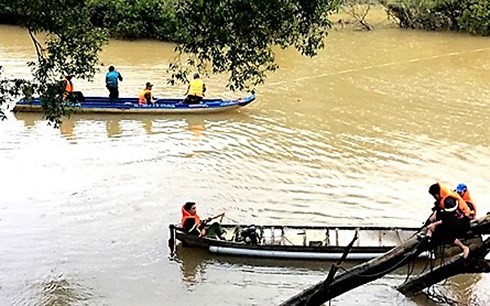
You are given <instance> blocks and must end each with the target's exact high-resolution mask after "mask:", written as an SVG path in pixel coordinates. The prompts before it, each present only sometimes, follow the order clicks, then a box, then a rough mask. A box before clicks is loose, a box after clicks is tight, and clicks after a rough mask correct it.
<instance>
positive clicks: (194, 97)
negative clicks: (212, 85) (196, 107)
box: [184, 73, 206, 104]
mask: <svg viewBox="0 0 490 306" xmlns="http://www.w3.org/2000/svg"><path fill="white" fill-rule="evenodd" d="M205 92H206V84H204V81H203V80H202V79H201V77H200V76H199V73H194V79H193V80H192V81H191V82H190V83H189V86H188V87H187V91H186V93H185V95H186V98H185V100H184V103H187V104H197V103H201V101H202V99H203V98H204V93H205Z"/></svg>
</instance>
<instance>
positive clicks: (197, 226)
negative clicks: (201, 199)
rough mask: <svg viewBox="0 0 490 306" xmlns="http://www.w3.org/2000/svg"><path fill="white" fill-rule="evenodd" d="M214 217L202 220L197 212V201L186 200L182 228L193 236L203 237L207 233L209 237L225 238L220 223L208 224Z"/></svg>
mask: <svg viewBox="0 0 490 306" xmlns="http://www.w3.org/2000/svg"><path fill="white" fill-rule="evenodd" d="M212 219H213V218H208V219H206V220H201V219H200V218H199V215H198V214H197V210H196V203H195V202H186V203H185V204H184V206H182V220H181V222H180V223H181V226H182V229H183V230H184V231H185V232H186V233H187V234H189V235H191V236H199V237H202V236H205V235H206V237H209V238H216V239H224V238H223V236H222V235H223V230H222V229H221V225H220V224H219V223H217V222H214V223H213V224H211V225H208V224H207V223H208V222H210V221H211V220H212Z"/></svg>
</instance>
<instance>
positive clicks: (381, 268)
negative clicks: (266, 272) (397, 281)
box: [281, 214, 490, 306]
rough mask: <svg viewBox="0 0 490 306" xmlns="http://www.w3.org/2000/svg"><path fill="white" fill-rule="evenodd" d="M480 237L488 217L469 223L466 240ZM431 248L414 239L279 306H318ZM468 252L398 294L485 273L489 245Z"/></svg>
mask: <svg viewBox="0 0 490 306" xmlns="http://www.w3.org/2000/svg"><path fill="white" fill-rule="evenodd" d="M425 233H426V228H424V229H423V230H422V231H421V234H422V236H424V235H425ZM481 234H490V214H488V215H487V216H485V217H483V218H480V219H478V220H475V221H472V222H471V226H470V230H469V231H468V233H467V235H466V236H467V237H475V236H477V235H481ZM433 248H434V245H433V244H431V243H429V241H428V240H427V239H425V238H420V237H418V236H413V237H411V238H409V239H408V240H406V241H404V242H403V243H402V244H400V245H398V246H397V247H395V248H393V249H392V250H390V251H389V252H387V253H385V254H384V255H382V256H380V257H378V258H375V259H372V260H370V261H368V262H365V263H362V264H360V265H357V266H355V267H353V268H351V269H349V270H347V271H345V272H343V273H341V274H338V275H337V276H335V277H333V278H332V277H331V276H329V277H328V279H327V280H325V281H323V282H320V283H318V284H316V285H314V286H311V287H310V288H307V289H305V290H304V291H303V292H301V293H299V294H297V295H295V296H293V297H291V298H290V299H289V300H287V301H285V302H284V303H282V304H281V305H283V306H292V305H321V304H323V303H325V302H327V301H329V300H331V299H333V298H335V297H337V296H339V295H341V294H343V293H345V292H347V291H349V290H351V289H354V288H357V287H359V286H361V285H364V284H367V283H369V282H371V281H373V280H375V279H378V278H380V277H382V276H384V275H386V274H388V273H390V272H392V271H394V270H396V269H398V268H400V267H401V266H403V265H405V264H407V263H410V262H412V261H414V260H416V259H417V257H418V256H419V255H420V254H421V253H423V252H425V251H429V250H431V249H433ZM470 250H471V251H470V256H469V258H468V259H463V258H462V256H458V257H456V258H454V259H453V260H451V261H449V262H448V263H447V264H445V265H443V266H441V267H438V268H437V269H435V270H433V271H430V272H428V273H426V274H425V275H422V276H420V277H419V278H415V279H413V280H411V281H410V282H408V283H406V284H404V285H402V286H400V287H399V289H400V291H401V292H404V293H407V294H411V293H414V292H417V291H419V290H422V289H423V288H426V287H428V286H430V285H432V284H435V283H437V282H439V281H440V280H443V279H445V278H448V277H451V276H453V275H456V274H461V273H479V272H488V271H489V268H488V264H486V262H485V260H484V258H485V256H486V255H487V254H488V252H489V251H490V241H489V240H488V239H487V240H485V242H481V240H480V243H476V244H473V245H470ZM452 269H454V270H455V271H453V270H452Z"/></svg>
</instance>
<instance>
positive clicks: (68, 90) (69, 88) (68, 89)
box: [63, 78, 73, 100]
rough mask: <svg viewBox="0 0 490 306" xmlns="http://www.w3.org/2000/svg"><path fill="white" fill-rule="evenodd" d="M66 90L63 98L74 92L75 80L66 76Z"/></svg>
mask: <svg viewBox="0 0 490 306" xmlns="http://www.w3.org/2000/svg"><path fill="white" fill-rule="evenodd" d="M65 84H66V85H65V92H64V93H63V100H66V98H67V97H68V94H69V93H72V92H73V82H72V81H70V80H68V79H67V78H65Z"/></svg>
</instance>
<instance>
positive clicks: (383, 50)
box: [0, 26, 490, 305]
mask: <svg viewBox="0 0 490 306" xmlns="http://www.w3.org/2000/svg"><path fill="white" fill-rule="evenodd" d="M172 50H173V45H172V44H168V43H161V42H154V41H137V42H127V41H114V40H113V41H111V42H110V44H109V45H108V46H107V47H106V48H105V49H104V51H103V53H102V54H101V59H102V62H103V63H104V64H105V65H106V66H104V67H102V68H101V72H100V73H99V74H97V75H96V77H95V79H94V80H95V81H94V82H92V83H89V82H83V81H80V80H74V84H75V88H76V90H82V91H83V92H84V93H85V95H95V94H99V95H106V94H107V92H106V89H105V88H104V74H105V72H106V67H107V65H114V66H116V68H117V69H118V70H119V71H120V72H121V73H122V75H123V76H124V81H123V82H121V85H120V91H121V95H136V94H137V93H138V92H139V90H140V89H141V88H142V86H143V84H145V83H146V82H147V81H151V82H152V83H154V84H155V86H154V91H155V95H156V96H180V95H182V94H183V93H184V92H185V87H184V86H176V87H170V86H168V85H166V79H167V77H168V74H167V72H166V70H165V68H166V66H167V64H168V60H169V58H171V57H172V56H173V53H172ZM34 56H35V55H34V49H33V47H32V44H31V42H30V40H29V37H28V35H27V33H26V31H25V30H23V29H20V28H18V27H13V26H0V65H2V66H4V70H5V71H4V72H5V75H7V76H22V77H28V76H29V70H28V68H26V66H25V62H26V61H28V60H33V59H34ZM277 57H278V64H279V65H280V70H278V71H277V72H276V73H274V74H271V75H270V76H269V78H268V80H267V82H266V84H265V85H263V86H261V87H260V88H258V90H257V101H256V102H254V103H253V104H251V105H249V106H248V107H246V108H244V109H242V110H240V111H238V112H230V113H223V114H214V115H168V116H144V115H141V116H104V115H97V116H94V115H91V116H90V115H75V116H73V117H72V118H70V119H67V120H65V122H64V123H63V125H62V127H61V129H53V128H52V127H51V126H48V125H47V123H46V121H44V120H43V119H42V117H41V116H40V115H37V114H15V115H14V114H9V116H8V117H9V118H8V119H7V120H6V121H3V122H0V135H1V136H0V137H1V140H0V169H1V171H2V175H1V176H0V190H1V195H2V200H1V201H0V305H189V304H198V305H274V304H278V303H280V302H281V301H284V300H286V299H287V298H288V297H290V296H292V295H294V294H296V293H298V292H299V291H301V290H302V289H304V288H306V287H308V286H310V285H313V284H315V283H316V282H318V281H321V280H322V279H324V278H325V277H326V273H327V271H328V269H329V266H330V263H328V262H327V263H325V262H289V261H274V260H252V259H234V258H229V257H213V256H210V255H208V254H206V253H203V252H200V251H196V250H189V249H182V248H178V250H177V255H176V256H175V257H171V256H170V254H169V250H168V248H167V239H168V224H169V223H172V222H178V221H179V219H180V207H181V206H182V204H183V203H184V202H186V201H195V202H197V203H198V206H197V207H198V212H199V213H200V215H201V216H210V215H216V214H218V213H220V212H222V211H225V212H226V216H225V220H224V221H225V222H240V223H250V224H252V223H254V224H266V223H275V224H277V223H282V224H315V225H322V224H330V225H380V226H392V225H393V226H396V225H406V226H420V225H421V224H422V222H423V221H424V220H425V219H426V217H427V216H428V214H429V212H430V208H431V205H432V202H433V200H432V199H431V197H430V196H429V194H428V193H427V190H428V187H429V185H431V184H432V183H434V182H436V181H442V182H445V183H447V184H449V185H452V186H455V185H456V184H458V183H460V182H465V183H466V184H467V185H468V186H469V188H470V189H471V191H472V195H473V198H474V199H475V201H476V202H477V204H478V208H479V212H480V216H481V215H483V214H484V213H486V212H487V211H490V204H489V203H490V190H489V188H488V186H489V183H490V120H488V118H489V117H490V85H489V84H490V40H489V39H488V38H482V37H473V36H469V35H465V34H455V33H435V32H423V31H410V30H400V29H398V28H396V27H393V26H391V27H389V26H388V27H379V28H378V29H376V30H375V31H372V32H357V31H351V30H342V31H336V30H332V31H331V32H330V35H329V37H328V38H327V39H326V47H325V49H324V50H322V51H321V52H320V53H319V55H318V56H317V57H315V58H313V59H309V58H305V57H302V56H300V55H298V54H297V53H296V52H294V51H293V50H278V52H277ZM205 81H206V84H207V87H208V96H219V97H232V96H236V95H242V94H239V93H236V94H233V93H229V92H227V91H226V90H225V88H224V84H225V78H224V77H223V76H213V77H210V78H208V77H207V78H205ZM405 272H406V271H405V270H400V271H398V272H397V273H393V274H390V275H388V276H386V277H384V278H382V279H379V280H377V281H375V282H373V283H371V284H368V285H365V286H363V287H360V288H357V289H355V290H353V291H352V292H349V293H347V294H344V295H342V296H340V297H338V298H336V299H335V300H334V301H333V305H429V304H427V303H428V302H427V301H420V300H415V299H408V298H405V297H404V296H403V295H401V294H399V293H398V292H397V291H396V290H395V289H394V288H393V287H394V286H396V285H397V284H401V283H402V282H403V281H404V280H405ZM489 286H490V276H489V275H466V276H459V277H456V278H454V279H451V280H449V281H448V282H447V283H446V285H445V287H444V290H443V292H445V293H446V294H447V295H448V296H450V297H453V298H456V299H458V300H460V301H463V302H464V303H467V304H471V305H487V304H488V303H490V293H489V291H488V288H489Z"/></svg>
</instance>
